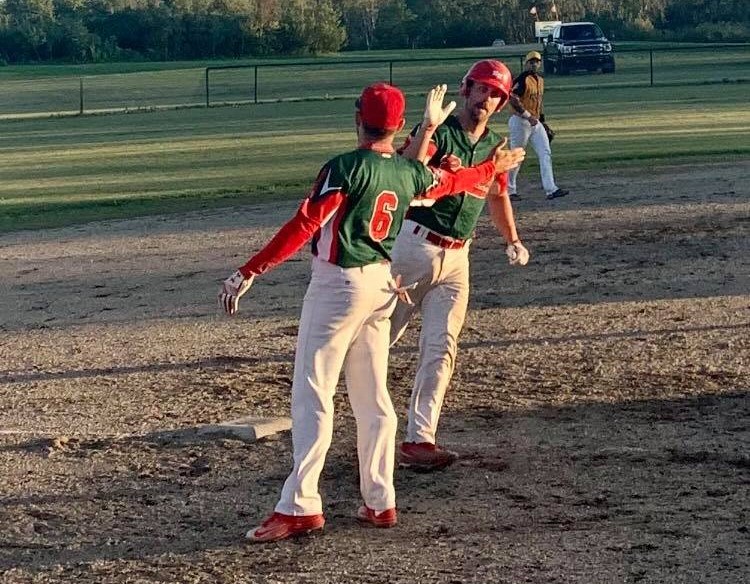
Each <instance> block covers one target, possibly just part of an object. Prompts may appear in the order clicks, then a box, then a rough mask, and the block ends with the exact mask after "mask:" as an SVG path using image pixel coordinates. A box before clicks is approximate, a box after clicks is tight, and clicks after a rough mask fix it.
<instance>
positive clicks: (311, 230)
mask: <svg viewBox="0 0 750 584" xmlns="http://www.w3.org/2000/svg"><path fill="white" fill-rule="evenodd" d="M330 176H331V172H330V169H329V168H328V166H327V165H326V166H325V167H323V169H322V170H321V171H320V174H319V175H318V179H317V180H316V181H315V184H314V186H313V189H312V191H311V192H310V194H309V195H308V196H307V197H306V198H305V200H304V201H302V204H301V205H300V207H299V209H298V210H297V214H296V215H295V216H294V217H292V218H291V219H290V220H289V221H288V222H287V223H286V224H285V225H284V226H283V227H282V228H281V229H279V231H278V233H276V235H274V236H273V238H272V239H271V241H269V242H268V243H267V244H266V246H265V247H264V248H263V249H262V250H260V251H259V252H258V253H257V254H255V255H254V256H253V257H251V258H250V259H249V260H248V261H247V263H245V265H243V266H242V267H241V268H240V272H241V273H242V275H243V276H245V277H246V278H249V277H250V276H251V275H253V274H255V275H259V274H263V273H264V272H267V271H268V270H270V269H271V268H273V267H275V266H277V265H279V264H280V263H282V262H284V261H285V260H287V259H289V258H290V257H291V256H293V255H294V254H295V253H297V252H298V251H299V250H300V249H301V248H302V247H303V246H304V245H305V244H306V243H307V242H308V241H310V239H311V238H312V236H313V235H315V233H316V232H317V231H318V230H319V229H320V228H321V227H322V226H323V225H325V224H326V223H327V222H328V221H329V220H330V219H331V217H333V215H334V214H335V213H336V211H337V210H338V208H339V207H340V206H341V204H342V203H343V202H344V201H345V199H346V195H345V194H344V192H343V190H342V189H341V187H336V186H331V185H330V184H329V182H328V181H329V179H330Z"/></svg>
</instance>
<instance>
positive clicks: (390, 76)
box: [388, 61, 393, 85]
mask: <svg viewBox="0 0 750 584" xmlns="http://www.w3.org/2000/svg"><path fill="white" fill-rule="evenodd" d="M388 83H390V84H391V85H393V61H388Z"/></svg>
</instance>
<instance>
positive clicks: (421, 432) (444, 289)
mask: <svg viewBox="0 0 750 584" xmlns="http://www.w3.org/2000/svg"><path fill="white" fill-rule="evenodd" d="M511 81H512V77H511V73H510V71H509V70H508V68H507V67H506V66H505V65H504V64H503V63H501V62H500V61H495V60H484V61H479V62H477V63H475V64H474V65H472V67H471V68H470V69H469V70H468V72H467V73H466V75H465V76H464V78H463V80H462V81H461V86H460V92H461V95H462V96H463V106H462V107H461V108H460V109H459V110H458V111H457V113H456V114H454V115H450V116H448V118H447V119H446V120H445V122H444V123H443V124H442V125H441V126H440V127H438V128H434V127H430V126H429V125H428V124H425V123H423V124H421V126H418V127H417V128H415V129H414V131H413V132H412V136H411V139H410V140H407V144H406V146H405V148H404V154H405V155H407V156H416V157H417V158H422V156H423V154H424V153H425V151H426V158H427V159H428V164H429V165H430V166H436V167H439V168H444V169H452V170H456V169H460V168H463V167H467V166H470V165H472V164H475V163H476V161H478V160H483V159H484V158H486V157H487V155H488V153H489V152H491V150H492V148H493V147H494V145H495V144H496V143H497V142H498V141H499V140H500V139H501V137H500V136H499V135H498V134H496V133H495V132H494V131H492V130H491V129H489V127H488V123H489V121H490V117H491V116H492V115H493V114H494V113H496V112H498V111H500V110H501V109H502V108H503V107H504V106H505V104H506V103H507V101H508V97H509V94H510V88H511ZM422 140H424V141H422ZM425 144H426V145H427V146H426V148H425ZM420 149H421V150H420ZM513 152H516V153H517V154H518V155H519V156H520V157H521V158H520V160H522V155H523V150H522V149H516V150H514V151H513ZM423 160H424V158H423ZM519 163H520V162H519ZM493 179H494V180H492V179H491V180H489V181H477V183H476V184H474V185H471V187H469V188H466V189H462V190H457V191H455V192H454V194H453V195H452V196H449V197H444V198H441V199H439V200H437V201H436V202H435V204H434V205H433V206H431V207H424V208H416V207H415V208H412V209H410V210H409V212H408V213H407V215H406V220H405V221H404V225H403V228H402V229H401V232H400V233H399V235H398V237H397V238H396V242H395V244H394V248H393V253H392V257H393V270H394V273H399V274H401V275H402V277H403V281H404V282H409V283H416V288H415V289H413V290H412V291H411V293H410V294H411V298H412V300H413V302H414V304H413V305H406V304H399V305H398V306H397V307H396V309H395V311H394V313H393V315H392V317H391V341H392V343H395V342H396V341H397V340H398V338H399V337H400V336H401V335H402V334H403V333H404V331H405V329H406V327H407V325H408V323H409V320H410V318H411V317H412V315H413V314H414V312H415V311H416V310H421V313H422V330H421V335H420V340H419V362H418V365H417V374H416V378H415V381H414V386H413V389H412V394H411V404H410V408H409V415H408V424H407V428H406V436H405V439H404V442H403V443H402V444H401V447H400V451H399V463H400V465H401V466H404V467H411V468H415V469H419V470H435V469H440V468H444V467H446V466H448V465H450V464H451V463H453V462H454V461H455V460H456V458H457V455H456V454H455V453H453V452H450V451H448V450H446V449H444V448H441V447H440V446H438V445H437V443H436V433H437V426H438V420H439V417H440V411H441V408H442V405H443V398H444V396H445V392H446V390H447V388H448V385H449V383H450V380H451V376H452V375H453V370H454V365H455V360H456V350H457V346H458V336H459V333H460V332H461V328H462V326H463V323H464V319H465V316H466V308H467V304H468V298H469V246H470V244H471V239H472V236H473V232H474V229H475V227H476V224H477V221H478V219H479V215H480V213H481V211H482V209H483V207H484V204H485V201H486V202H488V204H489V205H488V206H489V212H490V217H491V219H492V222H493V223H494V225H495V227H496V228H497V229H498V231H499V232H500V233H501V234H502V236H503V237H504V239H505V241H506V243H507V245H506V253H507V254H508V257H509V259H510V263H511V264H514V265H525V264H526V263H527V262H528V260H529V253H528V251H527V250H526V248H525V247H524V246H523V244H522V243H521V240H520V239H519V237H518V233H517V232H516V225H515V220H514V217H513V208H512V206H511V203H510V201H509V199H508V196H507V172H503V173H500V174H497V175H496V176H495V177H493Z"/></svg>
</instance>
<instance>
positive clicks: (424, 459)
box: [398, 442, 458, 472]
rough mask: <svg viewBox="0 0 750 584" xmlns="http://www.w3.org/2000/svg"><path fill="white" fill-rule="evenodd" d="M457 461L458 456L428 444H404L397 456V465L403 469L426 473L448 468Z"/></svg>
mask: <svg viewBox="0 0 750 584" xmlns="http://www.w3.org/2000/svg"><path fill="white" fill-rule="evenodd" d="M456 460H458V454H456V453H455V452H451V451H450V450H445V449H444V448H440V447H439V446H437V445H436V444H430V443H429V442H404V443H403V444H401V449H400V451H399V456H398V465H399V466H400V467H403V468H411V469H414V470H419V471H424V472H428V471H431V470H440V469H443V468H445V467H447V466H450V465H451V464H453V463H454V462H456Z"/></svg>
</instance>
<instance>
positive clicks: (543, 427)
mask: <svg viewBox="0 0 750 584" xmlns="http://www.w3.org/2000/svg"><path fill="white" fill-rule="evenodd" d="M343 417H344V419H342V416H341V415H340V416H339V419H338V420H337V430H336V432H335V436H334V443H333V447H332V450H331V451H330V453H329V460H328V463H327V467H326V470H325V471H324V476H323V479H322V491H323V493H324V505H325V510H326V515H327V520H328V523H327V528H326V534H325V536H324V537H319V538H312V539H303V540H299V541H289V542H282V543H280V544H276V545H269V546H258V547H256V546H245V545H244V544H243V542H242V537H241V536H242V533H243V531H244V530H246V529H247V528H248V527H249V526H251V525H254V524H255V523H256V522H257V521H259V520H262V518H263V517H264V516H265V515H267V514H268V513H269V512H270V511H271V509H272V507H273V505H274V502H275V500H276V497H277V495H278V492H279V490H280V488H281V484H282V482H283V480H284V478H285V476H286V473H287V472H288V468H289V466H288V465H289V461H290V439H289V435H288V434H287V435H285V436H283V437H282V438H281V439H278V440H271V441H265V442H259V443H255V444H253V445H249V446H248V445H245V444H242V443H239V442H235V441H227V440H223V441H208V440H203V439H196V438H195V437H194V436H192V437H191V436H189V435H187V434H184V435H176V434H175V435H171V436H170V435H167V434H164V433H154V434H149V435H145V436H140V437H129V438H127V439H112V440H99V441H88V442H87V441H81V442H78V443H77V444H70V445H65V446H64V447H62V448H60V450H59V451H58V452H56V453H55V454H54V456H51V457H50V458H49V462H50V464H53V465H59V466H60V470H61V472H62V475H61V477H60V480H59V483H60V486H61V490H60V491H59V492H52V491H50V492H46V493H34V494H26V495H21V496H14V497H5V498H2V499H1V500H0V502H1V503H2V507H1V509H2V510H1V511H0V518H2V520H3V521H2V523H3V525H5V526H10V527H9V528H6V529H4V531H3V534H2V536H0V570H5V571H11V570H21V571H23V573H26V574H28V575H31V574H34V573H38V572H43V571H46V570H50V569H52V568H54V569H55V570H56V572H57V573H58V574H62V575H65V574H69V575H70V574H74V573H76V574H77V573H81V571H83V573H85V572H86V571H87V570H91V569H93V567H94V566H96V565H100V564H101V562H103V561H118V562H120V563H122V562H127V561H129V560H147V563H146V564H145V565H144V564H140V568H139V569H140V570H144V569H146V568H147V567H148V569H149V570H152V573H154V574H160V575H161V576H163V577H165V578H167V577H168V579H170V578H171V579H175V580H179V581H182V576H181V575H180V574H183V575H185V574H188V573H193V572H192V571H193V570H195V569H196V566H200V565H204V564H206V565H208V564H210V563H211V562H213V561H214V560H210V559H209V558H211V557H213V556H214V555H216V554H219V555H220V556H221V557H222V558H223V560H221V562H219V563H222V562H224V570H225V572H222V573H223V574H224V575H225V576H226V577H228V576H227V575H228V574H231V573H232V570H235V572H234V573H245V574H247V573H253V574H254V575H255V576H257V577H265V576H272V575H274V574H276V575H277V576H279V577H280V578H281V581H284V582H287V581H294V580H293V579H292V575H293V574H302V573H305V574H308V575H309V574H311V573H314V571H315V570H316V569H322V568H321V567H320V566H322V565H323V564H325V565H326V568H325V570H327V571H325V572H322V573H321V574H325V576H323V575H321V576H320V578H319V581H325V582H329V581H336V578H337V577H339V576H341V577H344V576H343V575H344V574H349V576H347V578H349V580H348V581H351V582H370V581H372V580H368V579H367V577H366V575H362V574H363V573H362V572H360V573H359V574H360V576H354V575H353V574H352V573H351V572H347V570H348V569H349V570H350V569H352V566H353V565H357V564H356V563H355V564H352V562H353V561H354V560H352V559H351V556H350V555H349V553H350V552H351V550H352V546H354V547H355V548H358V547H359V546H367V545H374V546H375V547H374V548H373V549H375V552H373V553H374V554H375V556H376V557H377V558H378V561H379V562H380V565H381V570H385V571H387V572H388V573H390V574H391V575H392V578H393V579H392V581H398V582H406V581H409V580H408V578H409V576H408V574H407V572H408V571H409V570H414V569H418V570H422V572H420V573H423V574H427V575H429V574H433V575H435V574H438V575H440V574H442V576H444V577H445V578H446V579H449V578H448V577H447V575H452V576H453V578H454V581H480V580H477V579H475V578H479V576H478V574H479V573H482V574H484V575H485V576H483V577H488V576H487V574H495V575H496V577H495V578H494V580H492V581H508V582H513V581H519V580H516V579H514V578H515V576H514V574H518V575H521V574H527V575H529V574H530V577H532V580H530V581H538V582H542V581H545V580H544V578H543V576H542V575H540V574H542V573H543V572H544V570H543V569H542V567H540V566H539V565H536V568H534V566H533V565H532V566H531V567H530V566H529V565H528V564H527V563H526V564H525V563H524V562H532V564H533V563H534V558H539V557H547V558H548V560H547V561H548V562H550V563H554V564H556V568H555V569H560V566H564V565H569V566H571V567H576V566H577V568H576V569H577V570H578V572H575V573H576V574H581V569H582V567H583V568H586V567H589V568H590V569H591V571H590V572H589V574H597V573H599V574H600V576H602V577H604V576H606V575H607V574H606V573H600V572H598V571H597V570H598V569H599V568H597V566H600V565H609V568H608V569H609V570H610V571H611V570H613V568H612V566H613V565H614V566H619V567H618V568H616V569H614V572H612V573H610V574H609V576H610V577H611V578H614V580H612V581H625V578H627V577H629V578H631V579H635V580H638V579H643V578H645V579H646V580H648V581H654V582H655V581H659V582H678V581H682V580H680V579H679V578H680V574H683V573H684V574H686V575H687V574H689V573H691V572H690V571H691V570H692V573H693V574H695V573H699V574H703V575H704V576H705V575H706V574H709V573H714V572H713V571H716V572H715V573H717V574H719V573H720V572H721V576H718V577H717V579H715V580H713V579H710V578H703V579H701V581H705V582H709V581H710V582H739V581H740V580H739V579H736V578H739V575H740V574H742V573H745V574H746V573H747V572H746V570H747V569H748V568H749V567H750V562H748V557H747V554H746V551H747V546H748V544H750V533H748V517H749V516H750V505H749V504H748V497H747V493H748V487H749V485H750V458H749V456H750V454H749V453H748V451H747V444H748V443H750V391H743V392H736V393H733V394H725V395H713V396H698V397H689V398H684V399H666V400H659V399H648V400H643V401H633V402H625V403H582V404H577V405H566V406H562V407H555V406H548V407H542V408H536V409H530V410H527V411H518V410H516V411H513V412H511V411H507V410H498V409H491V408H490V409H480V410H458V411H451V412H449V413H448V414H447V415H446V417H445V421H444V430H443V434H442V438H443V440H444V443H445V445H446V446H448V447H450V448H453V449H455V450H457V451H458V452H459V453H460V454H461V459H460V460H459V462H458V463H457V464H456V465H454V466H453V467H451V468H449V469H447V470H445V471H443V472H439V473H434V474H413V473H410V472H408V471H403V470H399V471H398V472H397V475H396V483H397V493H398V497H399V508H400V517H399V518H400V524H399V526H398V527H397V528H396V529H394V530H384V531H381V530H376V531H377V533H375V531H373V530H367V529H364V528H360V527H358V526H357V525H356V523H355V521H354V520H353V519H352V517H351V515H352V512H353V511H354V509H356V506H357V505H358V502H359V493H358V485H357V478H356V460H355V455H354V452H353V450H352V447H351V446H352V444H353V432H352V430H353V428H352V426H353V423H352V420H351V417H350V413H348V412H347V413H345V414H343ZM42 447H43V445H42V444H39V443H38V442H34V441H27V442H21V443H16V444H9V445H6V446H5V449H15V450H17V451H19V452H20V451H25V452H26V454H27V455H28V456H44V453H43V448H42ZM63 462H64V464H63ZM63 469H66V470H63ZM81 473H82V474H83V475H84V476H86V475H87V476H89V480H88V482H87V483H86V484H85V485H81V486H79V487H78V489H77V490H75V491H66V490H65V489H66V486H65V485H66V484H67V482H68V480H67V479H68V478H71V477H72V478H75V479H76V480H78V478H80V477H76V476H75V475H80V474H81ZM66 474H67V475H68V476H67V477H66ZM72 484H76V483H75V481H72ZM425 537H427V539H425ZM561 538H563V539H564V544H563V543H561V541H562V540H561ZM368 541H369V542H370V543H369V544H368ZM414 541H419V542H422V544H420V546H421V547H420V551H419V553H418V554H413V553H412V552H410V551H408V549H407V548H408V547H409V545H411V543H413V542H414ZM425 541H431V542H432V544H431V545H429V546H424V545H423V543H424V542H425ZM457 545H461V546H465V547H463V548H462V549H464V550H465V551H464V552H463V553H462V554H461V555H449V556H448V557H446V552H445V550H446V549H452V547H454V546H457ZM445 546H447V548H446V547H445ZM561 546H562V548H561ZM519 548H523V553H521V554H517V555H514V551H516V552H517V551H518V550H519ZM561 549H564V550H566V553H562V554H561V553H560V551H561ZM399 550H400V551H399ZM467 550H468V551H467ZM303 551H304V556H305V557H307V558H308V559H309V558H311V557H317V558H318V560H315V561H313V560H309V561H308V560H305V559H302V556H299V554H301V553H302V552H303ZM412 551H413V550H412ZM678 552H679V554H684V553H686V552H689V554H688V557H690V558H691V560H690V561H689V562H688V563H687V564H681V565H679V566H677V567H673V568H672V569H673V570H676V571H673V572H670V569H669V563H668V562H665V561H664V558H667V557H671V556H672V555H674V554H677V553H678ZM405 553H409V554H411V555H410V563H409V567H408V570H407V568H406V567H405V566H404V564H403V562H402V557H403V555H404V554H405ZM315 554H320V555H318V556H316V555H315ZM677 557H679V556H677ZM170 558H171V560H170ZM550 558H552V559H550ZM603 558H605V560H603ZM317 561H319V562H320V563H319V564H318V563H316V562H317ZM309 562H312V564H310V563H309ZM311 565H313V568H311V567H310V566H311ZM282 566H283V567H282ZM314 566H317V568H315V567H314ZM654 566H659V568H655V567H654ZM662 568H664V570H665V571H663V572H661V571H660V570H661V569H662ZM181 569H184V570H185V572H181V571H180V570H181ZM311 570H312V572H311ZM477 570H480V572H477ZM487 570H489V572H488V571H487ZM8 573H10V572H8ZM639 574H640V577H638V578H634V576H638V575H639ZM337 575H339V576H337ZM501 575H502V578H506V577H507V578H509V580H503V579H502V578H501ZM89 576H91V577H92V578H94V580H95V574H89ZM284 576H286V577H288V578H289V579H284ZM519 577H520V576H519ZM722 578H723V579H722ZM456 579H458V580H456ZM94 580H92V581H94ZM339 581H341V580H339ZM484 581H490V580H484ZM575 581H586V580H575ZM589 581H604V580H599V579H596V577H595V578H594V580H589ZM608 581H609V580H608Z"/></svg>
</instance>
